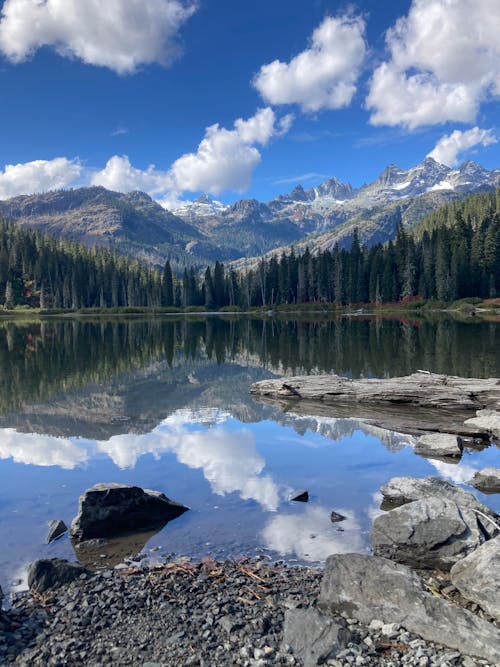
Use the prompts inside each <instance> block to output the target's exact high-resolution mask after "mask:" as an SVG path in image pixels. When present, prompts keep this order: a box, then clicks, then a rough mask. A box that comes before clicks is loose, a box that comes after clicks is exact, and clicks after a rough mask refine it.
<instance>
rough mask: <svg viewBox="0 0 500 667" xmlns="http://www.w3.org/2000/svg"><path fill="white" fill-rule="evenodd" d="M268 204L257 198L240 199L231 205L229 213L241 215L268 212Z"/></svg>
mask: <svg viewBox="0 0 500 667" xmlns="http://www.w3.org/2000/svg"><path fill="white" fill-rule="evenodd" d="M267 210H268V209H267V206H266V205H265V204H262V203H261V202H260V201H257V199H240V200H239V201H237V202H235V203H234V204H233V205H232V206H230V207H229V209H228V213H230V214H231V213H232V214H233V215H237V216H239V217H246V216H249V215H255V214H262V213H267Z"/></svg>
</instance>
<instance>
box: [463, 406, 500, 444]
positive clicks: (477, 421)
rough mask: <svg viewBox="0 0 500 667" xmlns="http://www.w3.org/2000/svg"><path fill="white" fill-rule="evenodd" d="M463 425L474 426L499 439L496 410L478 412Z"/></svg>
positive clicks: (499, 432)
mask: <svg viewBox="0 0 500 667" xmlns="http://www.w3.org/2000/svg"><path fill="white" fill-rule="evenodd" d="M464 424H466V425H467V426H475V427H477V428H479V429H481V430H482V431H486V432H487V433H491V435H492V436H493V437H494V438H499V439H500V412H499V411H498V410H478V411H477V412H476V416H475V417H472V418H471V419H466V420H465V422H464Z"/></svg>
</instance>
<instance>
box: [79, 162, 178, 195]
mask: <svg viewBox="0 0 500 667" xmlns="http://www.w3.org/2000/svg"><path fill="white" fill-rule="evenodd" d="M90 182H91V184H92V185H102V186H103V187H105V188H107V189H108V190H116V191H118V192H132V191H133V190H143V191H144V192H147V193H148V194H150V195H151V196H154V195H157V194H159V193H162V192H164V191H165V190H166V189H167V188H169V187H171V186H172V180H171V178H170V176H169V174H168V172H166V171H160V170H158V169H156V168H155V166H154V165H150V166H149V167H148V168H147V169H144V170H142V169H136V168H135V167H133V166H132V164H131V163H130V160H129V158H128V157H127V156H126V155H113V157H111V158H110V159H109V160H108V161H107V163H106V166H105V167H104V169H102V170H101V171H97V172H95V173H93V174H92V176H91V178H90Z"/></svg>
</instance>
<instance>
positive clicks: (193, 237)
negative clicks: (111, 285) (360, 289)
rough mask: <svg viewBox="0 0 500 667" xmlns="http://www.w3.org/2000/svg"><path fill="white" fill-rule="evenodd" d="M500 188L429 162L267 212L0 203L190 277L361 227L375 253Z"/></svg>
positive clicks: (78, 201)
mask: <svg viewBox="0 0 500 667" xmlns="http://www.w3.org/2000/svg"><path fill="white" fill-rule="evenodd" d="M499 185H500V169H494V170H491V171H488V170H486V169H484V168H483V167H482V166H481V165H479V164H478V163H477V162H473V161H471V160H469V161H467V162H464V163H463V164H462V165H460V167H458V168H457V169H452V168H451V167H448V166H446V165H443V164H440V163H438V162H436V161H435V160H434V159H433V158H430V157H427V158H426V159H425V160H424V161H423V162H421V163H420V164H419V165H416V166H415V167H411V168H410V169H406V170H405V169H402V168H400V167H399V166H398V165H395V164H390V165H388V166H387V167H386V168H385V169H384V170H383V171H382V172H381V173H380V174H379V176H378V177H377V178H376V179H375V180H374V181H372V182H370V183H365V184H363V185H361V186H360V187H358V188H353V187H352V185H351V184H350V183H342V182H341V181H339V180H338V179H337V178H335V177H332V178H329V179H326V180H325V181H323V182H322V183H320V184H318V185H316V186H314V187H312V188H308V189H305V188H304V187H303V186H302V185H300V184H297V185H296V186H295V187H294V188H292V190H291V191H290V192H289V193H285V194H280V195H278V196H277V197H275V198H273V199H271V200H270V201H268V202H267V203H265V202H260V201H258V200H257V199H240V200H238V201H237V202H235V203H234V204H231V205H225V204H223V203H222V202H220V201H217V200H214V199H212V198H211V197H209V196H208V195H206V194H202V195H201V196H200V197H198V198H197V199H196V200H195V201H194V202H184V203H183V204H182V206H180V207H178V208H177V209H175V210H174V211H169V210H166V209H164V208H162V207H161V206H160V204H158V203H157V202H155V201H154V200H153V199H151V197H150V196H149V195H147V194H146V193H143V192H140V191H133V192H130V193H119V192H113V191H110V190H106V189H105V188H103V187H99V186H93V187H88V188H77V189H73V190H71V189H70V190H58V191H52V192H47V193H43V194H35V195H21V196H18V197H14V198H12V199H8V200H4V201H0V215H1V216H3V217H4V218H5V219H8V220H12V221H13V222H15V223H17V224H18V225H20V226H22V227H28V228H32V229H38V230H40V231H43V232H46V233H49V234H51V235H53V236H56V237H58V238H65V239H69V240H72V241H78V242H81V243H84V244H85V245H88V246H92V245H98V246H102V247H106V248H108V249H110V250H115V251H116V252H118V253H120V254H124V255H129V256H131V257H134V258H136V259H139V260H141V261H145V262H147V263H149V264H155V265H162V264H164V263H165V261H166V260H167V259H168V260H170V261H171V262H172V264H173V266H174V267H175V268H178V269H182V267H183V266H184V265H187V266H193V265H194V266H202V265H204V264H207V263H213V262H215V261H216V260H219V261H224V262H230V261H232V262H236V265H238V263H239V264H241V265H244V264H245V262H247V261H248V259H249V258H254V257H259V256H262V255H266V254H268V253H274V254H275V253H276V252H280V251H281V250H282V249H287V248H289V247H290V246H291V245H293V246H295V247H299V248H303V247H305V246H308V247H309V248H310V249H311V251H312V252H315V251H317V250H324V249H326V248H329V247H333V246H334V245H335V244H336V243H338V244H339V245H341V246H342V245H343V246H347V245H349V243H350V239H351V238H352V233H353V230H354V228H355V227H356V228H357V229H358V231H359V236H360V239H361V241H362V242H363V243H366V244H367V245H373V244H374V243H378V242H381V241H386V240H389V239H390V238H392V237H393V236H394V234H395V231H396V229H397V226H398V225H399V224H403V225H405V226H408V227H412V226H414V225H415V224H416V223H417V222H419V221H420V220H422V219H423V218H424V217H425V216H426V215H427V214H428V213H430V212H431V211H433V210H435V209H437V208H439V207H440V206H442V205H443V204H446V203H448V202H449V201H453V200H455V199H459V198H461V197H463V196H465V195H468V194H472V193H474V192H478V191H481V190H491V189H494V188H496V187H497V186H499Z"/></svg>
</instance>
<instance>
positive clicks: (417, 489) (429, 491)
mask: <svg viewBox="0 0 500 667" xmlns="http://www.w3.org/2000/svg"><path fill="white" fill-rule="evenodd" d="M380 492H381V493H382V496H383V500H382V504H381V506H380V507H381V509H383V510H388V509H392V508H394V507H400V506H401V505H405V504H407V503H412V502H413V501H415V500H421V499H423V498H429V497H430V496H438V497H439V498H445V499H446V498H447V499H448V500H452V501H453V502H455V503H457V505H460V506H461V507H467V508H468V509H472V510H476V511H479V512H482V513H483V514H486V516H488V517H490V518H492V519H493V520H494V521H496V522H498V521H499V520H500V516H498V514H496V513H495V512H494V511H493V510H491V509H490V508H489V507H486V505H483V504H482V503H480V502H479V501H478V500H477V499H476V497H475V496H473V495H472V493H469V491H465V490H464V489H461V488H460V487H458V486H455V485H454V484H451V483H450V482H447V481H446V480H444V479H441V478H440V477H424V478H423V479H415V478H414V477H393V478H392V479H390V480H389V481H388V482H387V484H384V485H383V486H382V487H381V488H380ZM478 517H479V522H480V524H481V527H482V529H483V531H484V532H485V533H486V534H488V535H489V536H490V537H495V536H496V534H497V531H496V530H495V528H494V526H493V525H492V524H491V523H490V522H488V521H486V520H484V519H482V518H481V517H480V515H478Z"/></svg>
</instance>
